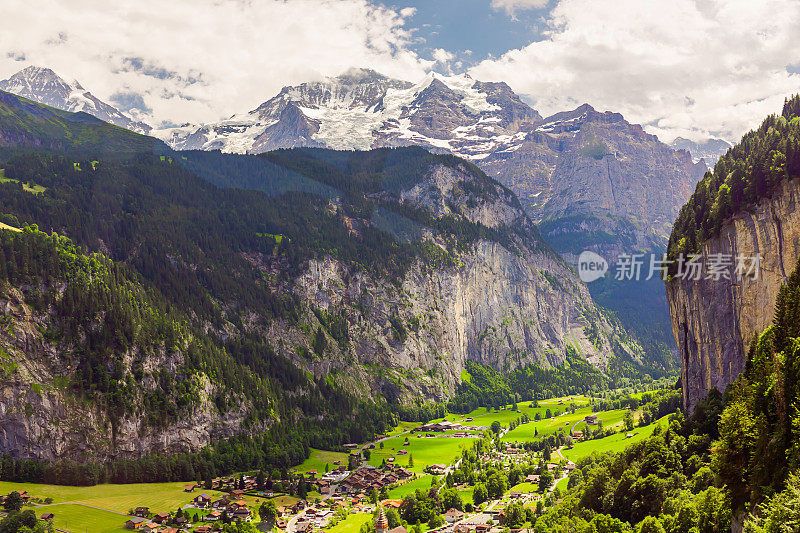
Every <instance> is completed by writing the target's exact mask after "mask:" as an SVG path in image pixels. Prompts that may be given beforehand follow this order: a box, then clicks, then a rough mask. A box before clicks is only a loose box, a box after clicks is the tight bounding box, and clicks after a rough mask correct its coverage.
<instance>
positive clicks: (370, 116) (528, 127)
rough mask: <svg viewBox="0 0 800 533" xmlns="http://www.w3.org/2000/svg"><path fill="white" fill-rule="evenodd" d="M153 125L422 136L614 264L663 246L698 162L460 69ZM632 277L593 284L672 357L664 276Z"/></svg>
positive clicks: (344, 139)
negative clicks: (547, 110) (547, 107)
mask: <svg viewBox="0 0 800 533" xmlns="http://www.w3.org/2000/svg"><path fill="white" fill-rule="evenodd" d="M157 133H158V135H159V136H160V137H161V138H163V139H164V140H165V141H167V142H169V143H170V144H171V146H173V147H174V148H177V149H202V150H213V149H220V150H222V151H223V152H236V153H245V152H250V153H259V152H263V151H266V150H270V149H276V148H288V147H293V146H318V147H333V148H340V149H359V150H365V149H369V148H374V147H384V146H390V147H398V146H421V147H424V148H426V149H428V150H431V151H433V152H437V153H451V154H454V155H457V156H460V157H463V158H465V159H467V160H470V161H472V162H473V163H475V164H476V165H478V166H479V167H480V168H482V169H483V170H484V171H485V172H487V174H489V175H490V176H492V177H494V178H495V179H497V180H499V181H500V182H501V183H503V184H504V185H506V186H507V187H509V188H510V189H511V190H512V191H513V192H514V193H515V194H516V195H517V196H518V197H519V199H520V201H521V203H522V206H523V208H524V209H525V211H526V212H527V213H528V215H529V216H530V217H531V218H532V219H533V220H534V221H536V222H537V223H539V224H540V226H541V229H542V231H543V235H544V237H545V239H546V240H547V241H548V242H549V243H550V244H551V245H552V246H553V247H554V248H555V249H556V250H557V251H558V252H559V253H560V254H562V256H563V257H564V258H565V259H566V260H567V261H568V262H569V263H570V264H572V265H575V264H576V261H577V257H578V254H580V253H581V252H582V251H583V250H587V249H588V250H592V251H595V252H597V253H599V254H600V255H602V256H603V257H604V258H605V259H606V260H607V261H608V262H609V263H611V264H612V265H613V264H614V262H615V261H616V259H617V257H618V256H619V255H620V254H621V253H628V254H630V253H638V252H642V253H655V254H661V253H663V252H664V251H665V250H666V244H667V238H668V235H669V231H670V228H671V224H672V221H673V220H674V218H675V216H677V213H678V209H679V208H680V206H681V205H682V203H683V202H684V201H685V200H686V199H687V198H688V197H689V195H690V194H691V191H692V190H693V188H694V185H695V184H696V183H697V181H698V180H699V179H700V177H701V176H702V174H703V172H705V170H706V166H705V164H704V163H703V162H698V163H694V162H693V161H692V157H691V155H690V154H689V153H688V152H687V151H685V150H678V151H675V150H672V149H671V148H670V147H668V146H667V145H665V144H663V143H661V142H659V141H658V139H657V138H656V137H655V136H652V135H648V134H646V133H645V132H644V130H643V129H642V128H641V126H638V125H634V124H630V123H628V122H626V121H625V120H624V119H623V117H622V116H621V115H619V114H617V113H611V112H606V113H600V112H597V111H595V110H594V109H593V108H592V107H591V106H589V105H583V106H580V107H578V108H577V109H575V110H572V111H566V112H562V113H557V114H555V115H553V116H551V117H548V118H546V119H543V118H542V117H541V115H539V113H538V112H537V111H536V110H534V109H533V108H531V107H530V106H529V105H527V104H526V103H524V102H523V101H522V100H521V99H520V98H519V96H518V95H516V94H515V93H514V92H513V91H512V90H511V88H510V87H509V86H508V85H506V84H504V83H485V82H480V81H475V80H472V79H471V78H469V77H468V76H451V77H447V76H441V75H438V74H431V75H429V76H427V77H426V78H425V79H424V80H422V81H421V82H419V83H417V84H411V83H408V82H403V81H400V80H392V79H390V78H386V77H385V76H382V75H380V74H378V73H376V72H374V71H368V70H359V69H354V70H352V71H350V72H348V73H347V74H345V75H343V76H340V77H337V78H331V79H326V80H324V81H320V82H314V83H304V84H301V85H299V86H296V87H285V88H283V89H282V90H281V92H280V93H279V94H278V95H277V96H275V97H274V98H271V99H269V100H268V101H266V102H265V103H264V104H262V105H261V106H259V107H258V108H257V109H255V110H253V111H251V112H250V113H246V114H243V115H239V116H236V117H233V118H232V119H230V120H227V121H223V122H220V123H217V124H207V125H203V126H201V127H186V128H180V129H177V130H167V131H163V132H157ZM632 285H634V284H627V285H626V286H619V284H617V283H614V282H613V281H612V280H608V279H605V280H604V281H601V282H597V283H594V284H592V285H590V290H591V291H592V292H593V294H594V295H595V296H596V297H597V298H599V299H600V301H601V303H602V304H603V305H604V306H605V307H607V308H608V309H610V310H612V311H614V312H615V313H617V315H618V316H619V318H620V319H621V320H622V321H623V323H624V324H625V326H626V327H628V328H630V329H632V330H635V331H636V332H637V334H638V335H639V336H640V337H641V338H643V339H645V344H646V349H647V352H648V357H649V358H650V359H651V361H652V362H653V364H654V365H655V366H657V367H659V368H661V369H674V367H675V366H676V365H677V360H676V359H675V358H674V356H673V355H672V353H671V349H672V347H673V345H672V336H671V333H670V330H669V326H668V324H669V320H668V312H667V306H666V301H665V298H664V295H663V291H662V290H661V285H660V283H658V282H653V283H645V284H642V285H641V286H639V285H637V286H635V287H633V288H632V289H631V286H632ZM631 303H633V304H634V306H633V307H631V306H630V304H631ZM642 317H647V320H645V321H644V322H643V321H642Z"/></svg>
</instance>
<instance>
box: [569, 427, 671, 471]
mask: <svg viewBox="0 0 800 533" xmlns="http://www.w3.org/2000/svg"><path fill="white" fill-rule="evenodd" d="M667 418H668V416H665V417H663V418H660V419H658V420H656V421H655V422H654V423H652V424H650V425H649V426H645V427H643V428H642V427H637V428H634V430H633V431H631V432H630V433H632V434H633V437H631V438H627V434H628V432H626V431H621V432H619V433H616V434H614V435H611V436H610V437H605V438H602V439H595V440H587V441H583V442H579V443H577V444H575V446H574V447H573V448H572V449H571V450H567V449H566V448H565V449H563V450H561V454H562V455H563V456H564V457H566V458H567V459H569V460H570V461H577V460H578V459H581V458H582V457H586V456H588V455H591V454H592V453H594V452H600V453H603V452H620V451H622V450H624V449H625V448H627V447H628V446H630V445H631V444H634V443H637V442H640V441H642V440H644V439H646V438H647V437H649V436H651V435H652V434H653V431H654V430H655V428H656V426H657V425H658V424H661V425H662V427H664V426H665V425H666V420H667Z"/></svg>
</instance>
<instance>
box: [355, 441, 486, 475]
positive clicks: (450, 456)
mask: <svg viewBox="0 0 800 533" xmlns="http://www.w3.org/2000/svg"><path fill="white" fill-rule="evenodd" d="M417 435H419V434H417ZM417 435H402V436H399V437H392V438H391V439H387V440H386V441H384V442H383V449H380V445H378V446H375V449H374V450H370V458H369V461H368V462H369V464H371V465H374V466H380V464H381V462H382V461H383V460H384V459H386V460H387V461H388V459H389V458H390V457H394V458H395V462H396V463H397V464H399V465H400V466H405V467H407V466H408V458H409V455H410V456H413V457H414V466H412V467H409V470H411V471H412V472H423V471H424V470H425V467H426V466H428V465H432V464H436V463H441V464H450V463H451V462H452V461H453V460H454V459H455V458H456V457H458V455H459V454H460V453H461V450H462V449H467V448H471V447H472V444H473V442H475V439H468V438H463V439H462V438H452V437H436V438H417ZM406 437H408V442H409V444H408V446H403V442H404V441H405V439H406ZM400 450H407V451H408V453H409V455H397V452H398V451H400Z"/></svg>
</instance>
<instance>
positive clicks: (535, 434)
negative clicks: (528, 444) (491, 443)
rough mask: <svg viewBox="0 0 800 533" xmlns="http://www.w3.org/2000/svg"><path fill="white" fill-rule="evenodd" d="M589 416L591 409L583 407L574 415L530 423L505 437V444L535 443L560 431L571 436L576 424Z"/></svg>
mask: <svg viewBox="0 0 800 533" xmlns="http://www.w3.org/2000/svg"><path fill="white" fill-rule="evenodd" d="M588 414H591V409H590V408H589V407H581V408H580V409H578V410H577V411H575V413H574V414H562V415H561V416H554V417H553V418H545V419H542V420H539V421H532V422H528V423H527V424H522V425H520V426H517V427H516V428H515V429H513V430H512V431H509V432H508V433H506V435H505V436H504V437H503V441H504V442H517V441H519V442H525V441H533V440H536V439H537V438H539V437H542V436H543V435H550V434H553V433H557V432H559V431H562V432H564V433H565V434H569V431H570V429H572V426H573V425H574V424H575V423H576V422H580V421H581V420H583V419H584V417H585V416H586V415H588Z"/></svg>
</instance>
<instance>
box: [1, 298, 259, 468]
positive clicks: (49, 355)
mask: <svg viewBox="0 0 800 533" xmlns="http://www.w3.org/2000/svg"><path fill="white" fill-rule="evenodd" d="M0 313H2V315H3V316H4V318H5V320H6V321H7V324H8V327H7V328H5V329H4V331H3V332H2V334H0V344H2V346H3V350H4V353H5V356H4V359H3V368H2V371H0V450H3V452H6V453H10V454H11V455H13V456H15V457H35V458H38V459H44V460H48V461H54V460H59V459H72V460H89V459H91V460H101V461H102V460H106V459H109V458H113V457H138V456H141V455H142V454H145V453H148V452H161V453H180V452H187V451H193V450H197V449H199V448H202V447H203V446H206V445H208V444H209V443H211V442H213V441H214V440H218V439H220V438H225V437H230V436H232V435H235V434H238V433H240V432H241V430H242V428H241V424H242V421H243V420H244V417H245V416H246V414H247V406H245V405H239V406H234V408H233V409H231V410H230V411H229V412H227V413H226V414H225V415H222V414H220V413H219V411H218V410H217V408H216V407H215V406H214V403H213V396H214V386H213V385H212V384H211V383H210V382H209V381H208V379H207V378H206V379H205V380H204V382H203V383H202V384H200V385H201V387H200V389H201V390H200V391H199V394H200V398H201V401H200V403H199V405H198V406H197V407H196V408H194V409H193V410H191V411H190V412H186V413H183V416H181V417H180V418H179V419H177V420H176V421H175V422H174V423H171V424H169V425H164V426H153V425H149V424H146V423H145V422H144V421H145V420H146V419H147V416H148V413H143V412H136V413H130V414H128V415H126V416H125V417H124V418H122V419H117V420H116V422H115V424H113V425H112V421H111V418H110V417H109V416H108V414H107V413H106V412H105V411H104V410H103V409H102V408H100V407H99V406H96V405H93V404H91V403H88V402H86V401H85V400H84V399H81V398H78V397H76V396H75V395H74V394H73V393H72V391H71V390H70V387H69V386H66V385H65V384H66V383H68V380H67V377H66V376H68V375H69V374H70V373H71V371H72V370H74V366H75V365H76V364H77V361H74V360H71V359H70V358H69V357H67V356H66V355H65V353H66V350H65V347H64V346H56V345H53V344H51V343H50V342H49V341H47V340H46V339H44V337H43V333H42V332H43V331H44V330H45V328H44V327H43V326H44V324H45V316H44V315H36V314H33V313H32V312H31V310H30V308H29V307H28V306H27V305H26V303H25V301H24V299H23V297H22V295H21V293H20V292H19V291H17V290H16V289H14V288H13V287H7V288H6V289H4V290H3V292H2V293H0ZM134 355H135V354H126V358H127V359H130V358H133V356H134ZM181 358H182V355H181V354H175V355H169V356H168V355H166V354H161V355H159V356H157V357H149V358H147V359H146V366H145V371H146V372H148V373H149V372H150V371H151V370H153V369H156V368H162V369H164V368H166V369H172V368H176V367H177V366H178V365H179V364H180V362H181ZM150 379H151V378H150ZM140 385H141V387H142V388H143V389H147V388H149V387H151V386H154V384H153V383H149V382H148V381H147V380H145V381H143V382H142V383H141V384H140ZM269 424H270V421H269V420H265V421H263V426H262V427H267V426H268V425H269Z"/></svg>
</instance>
